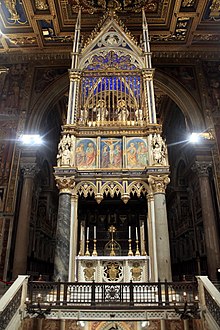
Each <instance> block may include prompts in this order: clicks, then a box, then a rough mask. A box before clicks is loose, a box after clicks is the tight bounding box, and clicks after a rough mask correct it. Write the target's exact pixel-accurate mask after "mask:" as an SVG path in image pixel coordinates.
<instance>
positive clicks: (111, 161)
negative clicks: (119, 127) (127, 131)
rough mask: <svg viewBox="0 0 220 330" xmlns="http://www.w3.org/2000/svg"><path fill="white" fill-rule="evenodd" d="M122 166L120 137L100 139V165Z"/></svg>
mask: <svg viewBox="0 0 220 330" xmlns="http://www.w3.org/2000/svg"><path fill="white" fill-rule="evenodd" d="M121 166H122V147H121V140H120V139H111V138H109V139H102V147H101V167H103V168H120V167H121Z"/></svg>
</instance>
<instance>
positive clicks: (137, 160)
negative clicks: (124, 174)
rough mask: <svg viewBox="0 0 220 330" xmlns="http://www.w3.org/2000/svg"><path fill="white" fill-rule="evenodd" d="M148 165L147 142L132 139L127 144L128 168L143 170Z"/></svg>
mask: <svg viewBox="0 0 220 330" xmlns="http://www.w3.org/2000/svg"><path fill="white" fill-rule="evenodd" d="M147 164H148V149H147V144H146V141H144V140H143V139H140V138H134V139H131V140H130V141H129V142H128V143H127V166H128V167H133V168H135V167H136V168H141V167H144V166H146V165H147Z"/></svg>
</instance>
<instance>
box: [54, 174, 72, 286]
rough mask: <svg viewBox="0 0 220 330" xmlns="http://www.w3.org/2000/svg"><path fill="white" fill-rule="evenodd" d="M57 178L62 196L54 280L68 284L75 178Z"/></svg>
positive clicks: (59, 208)
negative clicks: (72, 198)
mask: <svg viewBox="0 0 220 330" xmlns="http://www.w3.org/2000/svg"><path fill="white" fill-rule="evenodd" d="M55 178H56V182H57V186H58V188H59V189H60V195H59V206H58V214H57V232H56V247H55V256H54V280H55V281H57V280H61V281H64V282H66V281H68V277H69V258H70V223H71V195H72V192H73V190H72V189H73V187H74V178H72V177H57V176H56V177H55Z"/></svg>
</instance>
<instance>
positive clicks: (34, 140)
mask: <svg viewBox="0 0 220 330" xmlns="http://www.w3.org/2000/svg"><path fill="white" fill-rule="evenodd" d="M19 141H20V142H21V143H22V144H25V145H29V146H31V145H41V144H42V143H43V139H42V137H41V136H40V135H39V134H24V135H22V136H21V137H20V139H19Z"/></svg>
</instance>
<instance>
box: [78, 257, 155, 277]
mask: <svg viewBox="0 0 220 330" xmlns="http://www.w3.org/2000/svg"><path fill="white" fill-rule="evenodd" d="M150 278H151V270H150V257H149V256H77V257H76V280H77V281H78V282H90V281H95V282H105V283H111V282H118V283H120V282H121V283H123V282H130V281H132V282H149V281H150Z"/></svg>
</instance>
